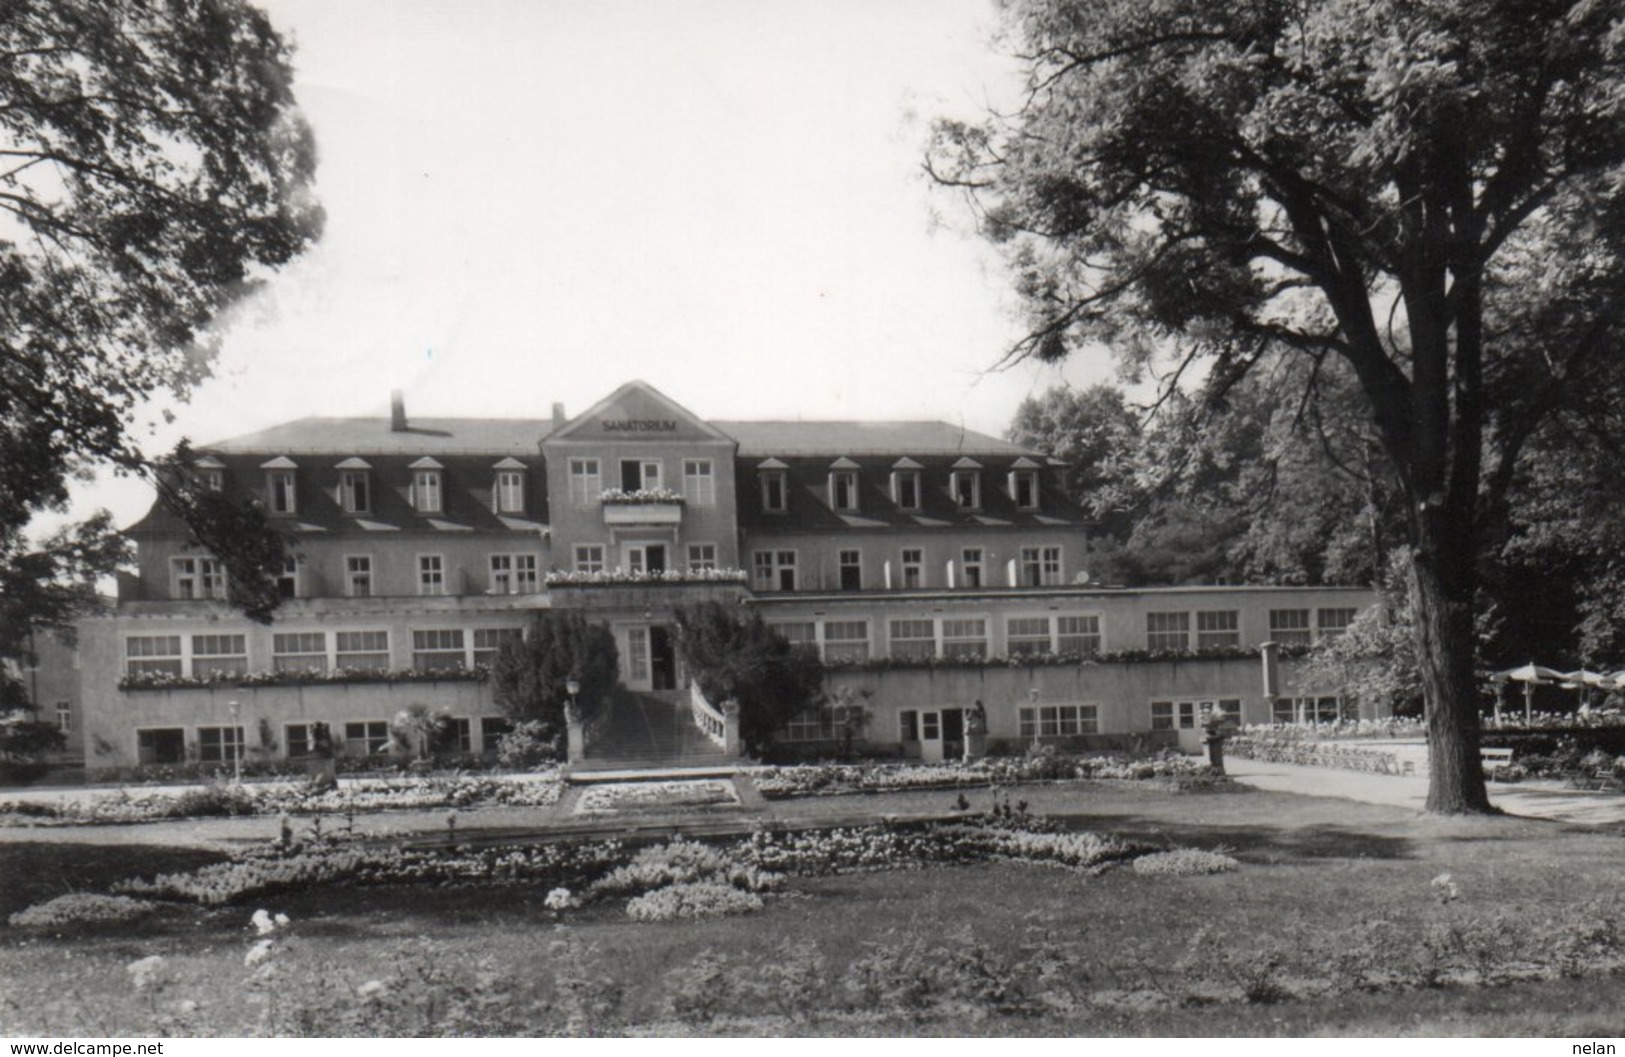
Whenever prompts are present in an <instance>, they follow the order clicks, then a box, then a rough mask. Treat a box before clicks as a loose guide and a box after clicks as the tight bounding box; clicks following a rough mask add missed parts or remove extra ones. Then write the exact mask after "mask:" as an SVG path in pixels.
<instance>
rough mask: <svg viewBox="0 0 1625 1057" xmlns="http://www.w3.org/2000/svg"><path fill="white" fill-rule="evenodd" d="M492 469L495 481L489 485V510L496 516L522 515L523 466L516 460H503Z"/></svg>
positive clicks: (523, 503) (523, 500) (523, 498)
mask: <svg viewBox="0 0 1625 1057" xmlns="http://www.w3.org/2000/svg"><path fill="white" fill-rule="evenodd" d="M493 469H494V470H495V471H496V479H495V480H494V481H493V482H492V484H491V509H492V510H494V511H496V512H497V513H498V514H523V513H524V512H525V464H524V463H522V462H520V461H519V460H518V459H503V460H502V461H501V462H499V463H497V464H496V466H495V467H493Z"/></svg>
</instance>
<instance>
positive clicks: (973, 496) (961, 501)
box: [951, 470, 982, 510]
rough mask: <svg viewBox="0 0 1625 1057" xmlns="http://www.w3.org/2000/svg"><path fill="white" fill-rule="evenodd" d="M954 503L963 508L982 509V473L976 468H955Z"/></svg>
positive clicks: (953, 479)
mask: <svg viewBox="0 0 1625 1057" xmlns="http://www.w3.org/2000/svg"><path fill="white" fill-rule="evenodd" d="M951 481H952V485H953V496H954V505H955V506H957V507H959V509H961V510H980V509H982V475H981V474H980V473H977V472H976V471H975V470H955V471H954V472H953V477H952V479H951Z"/></svg>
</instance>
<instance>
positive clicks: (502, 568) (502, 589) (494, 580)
mask: <svg viewBox="0 0 1625 1057" xmlns="http://www.w3.org/2000/svg"><path fill="white" fill-rule="evenodd" d="M489 593H491V594H493V595H511V594H517V593H518V592H516V591H515V590H514V586H513V555H511V554H493V555H491V587H490V592H489Z"/></svg>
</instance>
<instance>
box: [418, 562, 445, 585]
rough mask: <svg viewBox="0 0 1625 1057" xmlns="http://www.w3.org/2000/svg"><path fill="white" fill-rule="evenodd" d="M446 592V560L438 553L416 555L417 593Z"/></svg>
mask: <svg viewBox="0 0 1625 1057" xmlns="http://www.w3.org/2000/svg"><path fill="white" fill-rule="evenodd" d="M445 593H446V562H445V559H444V558H442V557H441V556H440V555H438V554H420V555H418V594H420V595H443V594H445Z"/></svg>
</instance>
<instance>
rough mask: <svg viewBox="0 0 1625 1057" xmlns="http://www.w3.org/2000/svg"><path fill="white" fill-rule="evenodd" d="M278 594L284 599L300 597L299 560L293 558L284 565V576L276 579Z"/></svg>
mask: <svg viewBox="0 0 1625 1057" xmlns="http://www.w3.org/2000/svg"><path fill="white" fill-rule="evenodd" d="M276 589H277V594H279V595H281V596H282V597H283V598H298V597H299V559H298V558H297V557H291V558H289V559H288V560H287V561H286V562H284V563H283V564H282V575H281V576H278V577H277V578H276Z"/></svg>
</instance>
